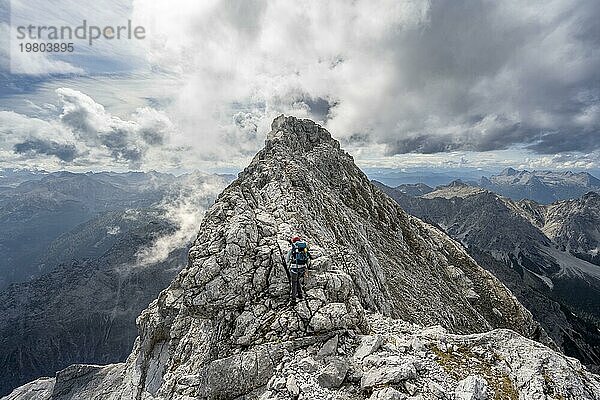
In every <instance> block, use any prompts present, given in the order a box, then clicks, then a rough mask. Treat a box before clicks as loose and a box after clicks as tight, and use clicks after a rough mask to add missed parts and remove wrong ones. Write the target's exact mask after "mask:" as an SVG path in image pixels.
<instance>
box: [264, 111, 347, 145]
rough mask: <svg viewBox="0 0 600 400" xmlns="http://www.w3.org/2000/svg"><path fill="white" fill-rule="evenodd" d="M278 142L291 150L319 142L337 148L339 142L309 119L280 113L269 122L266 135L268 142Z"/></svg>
mask: <svg viewBox="0 0 600 400" xmlns="http://www.w3.org/2000/svg"><path fill="white" fill-rule="evenodd" d="M270 142H271V143H279V144H282V145H284V146H286V147H289V148H291V149H293V150H301V149H304V148H306V147H314V146H315V145H318V144H319V143H330V144H333V145H334V146H335V147H337V148H339V143H338V142H337V141H336V140H335V139H333V138H332V137H331V134H330V133H329V132H328V131H327V130H326V129H325V128H323V127H322V126H321V125H319V124H317V123H316V122H314V121H311V120H310V119H299V118H296V117H293V116H285V115H283V114H281V115H280V116H278V117H277V118H275V119H274V120H273V122H272V123H271V132H269V133H268V135H267V147H268V145H269V143H270Z"/></svg>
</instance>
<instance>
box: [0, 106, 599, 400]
mask: <svg viewBox="0 0 600 400" xmlns="http://www.w3.org/2000/svg"><path fill="white" fill-rule="evenodd" d="M292 234H300V235H301V236H303V237H305V238H306V239H307V241H308V242H309V243H310V244H311V246H312V249H313V253H314V255H315V260H314V261H313V270H312V271H311V272H310V275H309V277H308V279H307V287H306V289H307V290H306V297H305V300H303V301H301V302H299V303H298V304H297V305H296V306H289V305H288V282H287V277H286V273H285V270H284V268H283V264H282V258H283V254H284V252H285V251H286V249H287V243H286V239H287V238H288V237H290V236H291V235H292ZM137 322H138V328H139V337H138V339H137V340H136V344H135V346H134V350H133V352H132V354H131V355H130V356H129V358H128V360H127V362H125V363H122V364H113V365H109V366H90V365H74V366H71V367H69V368H67V369H65V370H63V371H60V372H59V373H57V375H56V378H48V379H39V380H37V381H34V382H32V383H30V384H28V385H25V386H23V387H21V388H19V389H17V390H15V391H14V392H13V393H12V394H11V395H9V396H8V397H7V399H11V400H16V399H19V400H20V399H44V400H46V399H61V400H62V399H96V400H100V399H103V400H104V399H106V400H108V399H111V400H117V399H121V400H124V399H138V400H142V399H145V400H158V399H161V400H162V399H180V400H184V399H185V400H188V399H259V398H260V399H284V398H286V399H287V398H305V399H329V398H331V399H368V398H370V399H379V400H384V399H404V398H414V399H419V398H420V399H438V398H439V399H444V398H445V399H453V398H454V399H488V398H489V399H505V398H507V399H511V398H513V399H517V398H520V399H537V398H539V399H545V398H557V399H560V398H564V399H597V398H599V397H600V380H599V378H598V377H597V376H596V375H593V374H591V373H589V372H588V371H587V370H586V369H585V368H583V367H582V366H581V365H580V364H579V362H578V361H576V360H574V359H570V358H567V357H565V356H563V355H562V354H560V353H558V352H556V351H554V350H552V349H551V347H552V348H555V345H554V343H553V342H552V341H551V340H550V339H548V337H547V335H546V334H545V332H544V330H543V329H541V328H540V326H539V324H537V323H536V322H535V321H534V320H533V318H532V317H531V314H530V313H529V312H528V311H527V310H526V309H525V308H524V307H523V306H522V305H521V304H520V303H519V302H518V301H517V300H516V299H515V297H514V296H513V295H512V294H511V293H510V291H508V289H506V287H505V286H504V285H502V284H501V283H500V282H499V281H498V280H497V279H496V278H495V277H494V276H493V275H491V274H490V273H488V272H486V271H485V270H484V269H482V268H481V267H480V266H479V265H477V264H476V263H475V261H473V259H472V258H471V257H469V256H468V255H467V253H466V252H465V251H464V249H463V248H462V247H461V246H460V245H459V244H458V243H457V242H455V241H453V240H452V239H450V238H449V237H448V236H446V235H445V234H444V233H442V232H441V231H439V230H438V229H436V228H434V227H432V226H430V225H428V224H425V223H423V222H422V221H421V220H419V219H417V218H414V217H410V216H408V215H407V214H406V213H405V212H404V211H403V210H402V209H401V208H400V207H399V206H398V205H397V204H396V203H395V202H394V201H393V200H392V199H390V198H389V197H388V196H387V195H385V194H384V193H383V192H381V191H380V190H379V189H377V188H375V187H374V186H373V185H372V184H371V183H370V182H369V181H368V179H367V178H366V177H365V176H364V174H363V173H362V172H361V171H360V170H359V169H358V168H357V167H356V166H355V165H354V163H353V161H352V158H351V157H350V156H349V155H348V154H346V153H345V152H343V151H342V150H340V148H339V143H338V142H336V141H335V140H333V139H332V138H331V136H330V134H329V133H328V132H327V131H325V130H324V129H323V128H321V127H320V126H318V125H316V124H314V123H313V122H311V121H307V120H297V119H295V118H293V117H283V116H281V117H278V118H277V119H276V120H275V121H274V122H273V125H272V131H271V133H270V134H269V135H268V138H267V142H266V145H265V148H264V149H263V150H261V151H260V152H259V153H258V154H257V155H256V157H255V158H254V160H253V161H252V163H251V164H250V165H249V166H248V167H247V168H246V169H245V170H244V172H242V173H241V174H240V176H239V178H238V179H237V180H236V181H235V182H234V183H232V184H231V185H230V186H229V187H228V188H227V189H226V190H225V191H224V192H223V193H222V194H221V195H220V196H219V198H218V200H217V202H216V203H215V204H214V206H213V207H212V208H211V209H210V210H209V211H208V212H207V214H206V216H205V218H204V220H203V222H202V226H201V227H200V232H199V234H198V238H197V239H196V241H195V244H194V246H193V247H192V248H191V250H190V254H189V262H188V267H187V268H185V269H184V270H183V271H182V272H180V274H179V275H178V276H177V278H176V279H175V280H174V281H173V282H172V284H171V285H170V286H169V287H168V288H167V289H165V290H164V291H163V292H162V293H161V294H160V296H159V297H158V299H157V300H155V301H154V302H153V303H151V304H150V306H149V308H148V309H147V310H146V311H144V312H143V313H142V315H141V316H140V317H139V318H138V321H137ZM424 326H429V327H428V328H425V327H424Z"/></svg>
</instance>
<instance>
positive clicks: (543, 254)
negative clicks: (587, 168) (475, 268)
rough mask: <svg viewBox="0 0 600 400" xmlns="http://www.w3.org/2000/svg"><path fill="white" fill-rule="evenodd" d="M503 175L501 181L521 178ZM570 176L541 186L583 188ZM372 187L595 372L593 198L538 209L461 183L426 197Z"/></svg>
mask: <svg viewBox="0 0 600 400" xmlns="http://www.w3.org/2000/svg"><path fill="white" fill-rule="evenodd" d="M507 172H508V173H507V174H505V175H503V176H504V177H506V181H510V180H509V178H508V177H509V176H516V175H520V176H522V177H524V176H525V175H526V174H524V173H520V174H518V173H517V174H515V173H514V172H512V171H507ZM574 175H575V174H556V175H551V174H546V175H545V176H546V179H547V181H546V182H556V177H560V178H565V180H567V179H568V180H569V181H571V182H577V183H579V184H582V185H583V184H584V183H585V182H586V181H581V180H580V179H581V178H582V177H583V175H579V176H574ZM536 180H537V179H536ZM496 181H497V182H498V181H502V178H499V180H496ZM539 181H541V179H540V180H539ZM563 182H564V180H563ZM592 182H593V181H592ZM378 186H379V187H380V188H381V189H383V190H384V191H385V192H386V193H388V194H389V195H390V196H391V197H392V198H394V199H395V200H396V201H397V202H398V203H399V204H400V205H401V206H402V207H403V208H404V209H405V210H406V211H408V212H409V213H410V214H413V215H415V216H418V217H419V218H422V219H423V220H425V221H428V222H430V223H432V224H434V225H436V226H438V227H440V228H441V229H443V230H444V231H446V232H447V233H448V234H449V235H450V236H452V237H453V238H454V239H456V240H458V241H460V242H461V243H462V244H463V245H464V246H465V247H466V248H467V249H468V251H469V254H470V255H471V256H472V257H473V258H475V259H476V260H477V261H478V263H479V264H480V265H481V266H483V267H484V268H486V269H488V270H489V271H491V272H492V273H494V275H496V276H497V277H498V278H500V279H501V280H502V281H503V282H504V283H505V284H506V285H507V286H508V287H509V288H510V289H511V291H512V292H513V293H514V294H515V295H516V296H517V298H518V299H519V300H520V301H521V302H522V303H523V304H524V305H525V306H526V307H527V308H528V309H529V310H530V311H531V312H532V313H533V315H534V317H535V318H536V319H537V320H539V321H540V322H541V323H542V325H543V326H544V328H545V329H546V331H547V332H548V333H549V334H550V336H551V337H552V338H553V339H554V340H555V342H556V343H557V344H559V345H560V346H561V347H562V348H563V350H564V351H565V353H567V354H569V355H571V356H575V357H577V358H579V359H580V360H582V361H583V362H585V363H587V364H593V365H600V330H599V329H600V257H599V254H598V253H599V250H600V194H598V193H595V192H589V193H587V194H585V195H583V196H582V197H580V198H578V199H574V200H562V201H557V202H554V203H552V204H550V205H544V204H540V203H537V202H535V201H532V200H521V201H514V200H511V199H509V198H506V197H503V196H501V195H499V194H497V193H493V192H492V191H490V190H487V189H484V188H481V187H478V186H474V185H468V184H465V183H463V182H460V181H455V182H453V183H451V184H450V185H446V186H440V187H438V188H436V189H431V191H430V190H429V189H427V190H423V188H421V189H420V191H419V192H426V193H425V194H422V195H420V196H414V195H411V194H409V193H410V192H413V189H414V188H413V187H412V186H411V187H406V186H401V187H398V188H390V187H387V186H385V185H383V184H379V183H378ZM573 186H575V185H574V184H573ZM556 187H561V188H562V187H564V186H563V185H562V184H556Z"/></svg>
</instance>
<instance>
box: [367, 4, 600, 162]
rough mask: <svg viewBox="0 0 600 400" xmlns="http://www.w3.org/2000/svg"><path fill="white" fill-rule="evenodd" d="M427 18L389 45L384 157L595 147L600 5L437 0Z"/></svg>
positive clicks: (599, 139) (599, 115) (599, 125)
mask: <svg viewBox="0 0 600 400" xmlns="http://www.w3.org/2000/svg"><path fill="white" fill-rule="evenodd" d="M428 17H429V20H428V22H427V23H426V24H425V26H422V27H421V28H420V29H411V30H405V31H402V32H399V33H398V34H397V35H396V37H395V38H394V39H393V40H391V41H390V42H389V43H388V45H389V48H390V49H391V50H392V53H391V54H393V62H394V63H395V68H396V70H397V79H396V80H395V81H394V83H393V84H394V87H392V88H391V90H393V91H396V92H397V93H400V94H401V98H396V99H393V100H392V101H391V102H390V107H394V108H395V109H396V110H397V112H396V113H395V117H394V118H390V117H386V116H383V117H382V119H384V120H386V119H387V121H384V123H383V124H382V126H380V127H378V129H379V131H380V133H379V134H377V132H376V133H375V134H374V135H373V139H374V140H378V141H380V142H383V143H386V144H387V145H388V153H390V154H396V153H409V152H420V153H436V152H445V151H452V150H475V151H486V150H498V149H506V148H508V147H510V146H513V145H516V144H525V145H527V146H528V148H530V149H531V150H533V151H535V152H539V153H555V152H561V151H585V152H588V151H590V150H595V149H599V148H600V133H599V132H600V51H599V50H600V28H599V26H600V24H598V21H599V20H600V2H596V1H573V2H571V1H565V2H560V1H555V2H551V3H544V2H539V3H538V2H524V3H519V4H518V5H517V4H515V3H512V2H511V3H509V2H493V1H481V2H473V1H454V0H453V1H436V2H432V3H431V8H430V10H429V15H428ZM385 111H387V110H382V112H385ZM378 129H375V131H377V130H378ZM385 132H387V133H385Z"/></svg>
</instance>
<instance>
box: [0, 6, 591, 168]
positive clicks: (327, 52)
mask: <svg viewBox="0 0 600 400" xmlns="http://www.w3.org/2000/svg"><path fill="white" fill-rule="evenodd" d="M11 18H12V20H11ZM83 19H85V20H86V21H87V22H88V23H89V24H96V25H99V26H107V25H111V26H116V25H122V24H126V23H127V20H128V19H131V20H132V22H133V24H134V25H135V26H138V25H139V26H143V27H144V29H145V33H146V34H145V39H143V40H119V41H117V40H113V41H108V40H98V41H97V42H96V43H94V44H93V46H89V45H87V44H86V43H85V41H82V42H75V52H74V53H71V54H59V55H55V54H50V53H44V54H31V53H20V52H19V51H18V49H17V46H18V45H19V43H20V42H19V41H18V40H16V39H15V38H16V29H17V26H18V25H20V24H23V25H27V24H34V25H56V26H59V25H69V26H76V25H79V24H81V21H82V20H83ZM599 20H600V3H598V2H597V1H595V0H589V1H585V0H580V1H578V0H555V1H552V0H550V1H548V0H546V1H535V0H527V1H512V0H506V1H501V2H499V1H492V0H490V1H484V0H482V1H471V0H469V1H466V0H465V1H460V0H447V1H444V0H437V1H398V0H389V1H386V0H383V1H378V2H374V1H370V0H356V1H348V0H339V1H335V0H334V1H328V2H323V1H316V0H315V1H301V0H300V1H280V0H268V1H267V0H264V1H257V0H239V1H214V0H204V1H195V0H123V1H117V0H98V1H96V2H94V5H93V6H90V5H89V4H87V3H82V2H76V1H72V0H57V1H53V2H47V1H46V0H29V1H24V0H12V1H9V0H0V167H11V166H12V167H15V166H29V167H38V168H45V169H49V170H55V169H70V170H90V169H93V170H98V169H113V170H126V169H145V170H147V169H159V170H189V169H194V168H199V169H203V170H212V169H237V168H240V167H242V166H243V165H244V164H245V163H247V161H248V160H249V158H250V157H251V156H252V155H253V154H254V153H255V152H256V151H257V150H258V149H259V148H260V147H261V146H262V143H263V141H264V137H265V134H266V132H267V131H268V130H269V126H270V122H271V120H272V119H273V118H274V117H275V116H277V115H278V114H281V113H284V114H291V115H295V116H298V117H307V118H312V119H315V120H317V121H320V122H321V123H322V124H324V126H325V127H326V128H327V129H329V130H330V131H331V132H332V134H333V135H334V136H335V137H336V138H338V139H339V140H340V141H341V142H342V143H343V146H344V147H345V148H346V149H347V150H348V151H349V152H350V153H352V154H353V155H354V156H355V158H356V159H357V161H358V163H359V165H361V166H363V167H390V168H405V169H410V168H422V167H431V168H466V167H468V168H485V169H495V168H502V167H504V166H509V165H510V166H514V167H520V168H537V169H572V170H586V169H587V170H591V171H595V170H598V169H599V168H600V24H598V23H597V21H599Z"/></svg>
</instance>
